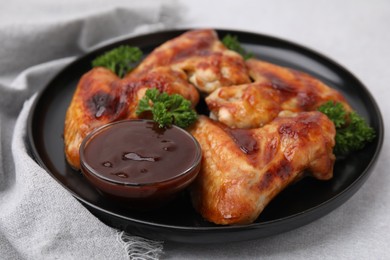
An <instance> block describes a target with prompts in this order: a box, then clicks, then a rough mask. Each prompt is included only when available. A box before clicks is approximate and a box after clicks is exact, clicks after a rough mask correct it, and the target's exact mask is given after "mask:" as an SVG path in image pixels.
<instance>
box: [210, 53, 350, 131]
mask: <svg viewBox="0 0 390 260" xmlns="http://www.w3.org/2000/svg"><path fill="white" fill-rule="evenodd" d="M246 64H247V66H248V70H249V74H250V76H251V78H252V79H253V80H254V82H253V83H250V84H244V85H237V86H231V87H229V88H219V89H217V90H215V91H214V92H212V93H211V94H210V95H209V96H208V97H207V98H206V103H207V105H208V107H209V109H210V110H211V112H212V114H213V115H214V116H215V117H216V118H217V119H218V120H219V121H220V122H223V123H224V124H227V125H229V126H230V127H237V128H255V127H260V126H263V125H265V124H267V123H268V122H270V121H271V120H273V119H274V118H275V117H276V116H277V115H278V114H279V112H280V111H283V110H288V111H293V112H300V111H312V110H316V109H317V108H318V107H319V106H321V105H322V104H323V103H325V102H327V101H329V100H333V101H337V102H341V103H342V104H343V105H344V107H345V108H346V109H347V110H348V111H349V110H351V108H350V106H349V105H348V103H347V102H346V100H345V99H344V97H343V96H342V95H341V94H340V93H339V92H338V91H336V90H335V89H332V88H330V87H328V86H326V85H325V84H324V83H322V82H321V81H320V80H318V79H316V78H314V77H312V76H310V75H308V74H305V73H303V72H300V71H296V70H293V69H289V68H284V67H281V66H278V65H274V64H271V63H268V62H264V61H260V60H256V59H250V60H248V61H247V62H246Z"/></svg>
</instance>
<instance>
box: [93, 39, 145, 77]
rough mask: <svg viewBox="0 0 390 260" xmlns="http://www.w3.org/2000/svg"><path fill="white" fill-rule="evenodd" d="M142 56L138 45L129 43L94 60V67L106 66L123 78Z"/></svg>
mask: <svg viewBox="0 0 390 260" xmlns="http://www.w3.org/2000/svg"><path fill="white" fill-rule="evenodd" d="M141 58H142V51H141V50H140V49H139V48H138V47H132V46H128V45H122V46H119V47H117V48H115V49H113V50H110V51H108V52H106V53H104V54H103V55H101V56H99V57H97V58H96V59H94V60H93V61H92V66H93V67H105V68H107V69H109V70H111V71H112V72H114V73H115V74H117V75H118V76H119V77H121V78H123V77H124V76H125V75H126V74H127V73H128V72H129V71H130V70H132V69H133V68H134V67H135V64H136V63H137V62H138V61H140V60H141Z"/></svg>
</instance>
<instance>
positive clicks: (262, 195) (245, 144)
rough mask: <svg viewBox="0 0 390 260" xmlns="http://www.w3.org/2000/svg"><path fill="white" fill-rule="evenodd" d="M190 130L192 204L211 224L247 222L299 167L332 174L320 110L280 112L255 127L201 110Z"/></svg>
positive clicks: (330, 135) (327, 124) (330, 139)
mask: <svg viewBox="0 0 390 260" xmlns="http://www.w3.org/2000/svg"><path fill="white" fill-rule="evenodd" d="M191 133H192V134H193V135H194V136H195V138H196V139H197V140H198V141H199V143H200V145H201V147H202V151H203V161H202V168H201V172H200V173H199V175H198V177H197V179H196V180H195V183H194V184H193V185H192V187H191V197H192V201H193V205H194V207H195V209H196V210H197V211H198V212H199V213H200V214H201V215H202V216H203V217H204V218H205V219H206V220H208V221H211V222H214V223H216V224H223V225H226V224H248V223H251V222H253V221H254V220H256V218H257V217H258V216H259V214H260V213H261V212H262V210H263V209H264V207H265V206H266V205H267V204H268V203H269V202H270V201H271V200H272V199H273V198H274V197H275V196H276V195H277V194H278V193H280V192H281V191H282V190H283V189H284V188H285V187H286V186H288V185H289V184H290V183H292V182H294V181H295V180H297V179H299V178H300V177H301V176H302V174H303V173H304V172H305V171H308V172H310V173H311V174H312V175H313V176H314V177H315V178H318V179H321V180H328V179H330V178H331V177H332V175H333V164H334V160H335V157H334V155H333V152H332V150H333V146H334V135H335V129H334V125H333V123H332V122H331V121H330V120H329V119H328V118H327V117H326V116H325V115H323V114H322V113H320V112H316V111H313V112H301V113H291V112H282V113H281V114H280V116H279V117H277V118H276V119H275V120H273V121H272V122H270V123H269V124H267V125H266V126H264V127H263V128H258V129H231V128H229V127H227V126H225V125H223V124H221V123H218V122H216V121H213V120H211V119H209V118H207V117H204V116H201V117H200V118H199V120H198V122H197V123H196V125H195V126H194V127H193V128H192V130H191Z"/></svg>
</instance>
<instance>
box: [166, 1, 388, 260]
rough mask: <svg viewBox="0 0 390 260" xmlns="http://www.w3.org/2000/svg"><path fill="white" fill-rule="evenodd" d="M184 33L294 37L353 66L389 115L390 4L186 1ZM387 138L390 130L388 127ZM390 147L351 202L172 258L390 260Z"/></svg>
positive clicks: (186, 248) (173, 249)
mask: <svg viewBox="0 0 390 260" xmlns="http://www.w3.org/2000/svg"><path fill="white" fill-rule="evenodd" d="M179 3H180V5H179V7H178V8H181V9H183V12H184V15H183V16H184V17H185V19H184V21H183V23H181V24H180V27H182V28H186V27H200V28H204V27H209V28H226V29H236V30H245V31H251V32H256V33H262V34H267V35H272V36H276V37H280V38H283V39H287V40H290V41H293V42H296V43H299V44H301V45H304V46H306V47H309V48H311V49H313V50H315V51H318V52H320V53H322V54H324V55H326V56H328V57H329V58H331V59H333V60H335V61H336V62H338V63H339V64H341V65H343V66H344V67H346V68H347V69H348V70H349V71H350V72H352V73H353V74H354V75H356V76H357V77H358V78H359V79H360V80H361V81H362V82H363V84H365V85H366V86H367V88H368V89H369V91H370V92H371V93H372V95H373V96H374V98H375V100H376V101H377V103H378V105H379V107H380V110H381V112H382V116H383V119H384V121H385V124H386V122H388V121H389V119H390V116H389V114H387V113H386V112H387V111H389V110H390V107H389V106H390V105H389V104H390V102H388V101H387V98H390V90H388V89H387V88H388V85H389V83H390V67H389V66H388V64H389V62H390V48H389V47H388V42H390V33H389V31H388V25H389V24H390V2H388V1H352V0H349V1H315V2H314V1H308V0H299V1H280V0H278V1H250V0H241V1H234V2H233V1H223V2H222V1H206V0H197V1H185V0H181V1H179ZM385 128H386V129H385V133H386V132H387V131H388V126H387V125H386V126H385ZM389 152H390V151H389V142H388V141H385V143H384V145H383V148H382V152H381V155H380V157H379V159H378V162H377V164H376V166H375V168H374V170H373V173H372V175H371V176H370V178H369V179H368V181H367V182H366V183H365V184H364V185H363V186H362V188H361V189H360V190H359V191H358V192H357V193H356V194H355V195H354V196H353V197H352V198H351V199H349V200H348V201H347V202H346V203H345V204H343V205H342V206H341V207H339V208H337V209H336V210H334V211H332V212H331V213H330V214H328V215H326V216H324V217H323V218H321V219H319V220H317V221H315V222H313V223H311V224H308V225H306V226H303V227H301V228H298V229H295V230H292V231H290V232H287V233H283V234H280V235H276V236H273V237H268V238H265V239H258V240H253V241H246V242H239V243H231V244H228V245H227V244H212V245H189V244H180V243H172V242H166V243H165V257H167V258H169V259H184V258H186V259H200V258H208V259H212V258H218V259H219V258H240V259H242V258H248V259H251V258H257V259H258V258H262V259H263V258H272V259H279V258H280V259H282V258H283V259H284V258H286V257H289V258H290V259H301V258H305V259H306V258H309V259H314V258H315V259H317V258H318V257H319V256H321V258H322V259H323V258H327V259H334V258H337V259H385V258H388V257H390V250H389V249H388V248H389V246H390V242H389V241H390V225H389V224H388V223H389V222H390V202H389V201H390V189H389V181H390V177H389V175H388V171H387V170H386V169H388V168H390V163H389V160H386V158H389Z"/></svg>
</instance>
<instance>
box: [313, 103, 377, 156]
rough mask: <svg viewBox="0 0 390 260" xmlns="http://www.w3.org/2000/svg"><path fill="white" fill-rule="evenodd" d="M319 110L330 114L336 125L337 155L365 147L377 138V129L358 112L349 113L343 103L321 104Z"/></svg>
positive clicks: (335, 149) (329, 116)
mask: <svg viewBox="0 0 390 260" xmlns="http://www.w3.org/2000/svg"><path fill="white" fill-rule="evenodd" d="M318 110H319V111H320V112H322V113H324V114H325V115H327V116H328V118H329V119H330V120H332V122H333V123H334V125H335V127H336V137H335V140H336V145H335V148H334V152H335V154H336V155H347V154H349V153H351V152H352V151H357V150H360V149H363V147H364V146H365V145H366V143H368V142H371V141H372V140H373V139H374V138H375V131H374V129H373V128H371V127H370V126H369V125H368V124H367V122H366V121H365V120H364V118H362V117H361V116H360V115H358V114H357V113H356V112H350V113H348V112H347V111H346V110H345V109H344V107H343V105H342V104H341V103H336V102H333V101H329V102H326V103H325V104H323V105H321V106H320V107H319V108H318Z"/></svg>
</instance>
